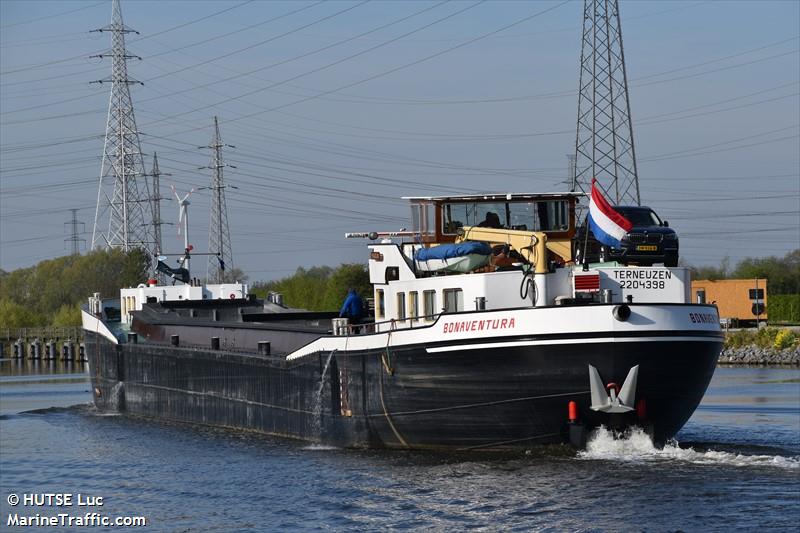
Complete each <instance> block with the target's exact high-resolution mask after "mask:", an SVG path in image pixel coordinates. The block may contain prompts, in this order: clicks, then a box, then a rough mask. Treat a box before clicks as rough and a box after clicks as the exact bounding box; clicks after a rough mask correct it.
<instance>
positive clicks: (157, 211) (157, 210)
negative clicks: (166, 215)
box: [147, 152, 172, 256]
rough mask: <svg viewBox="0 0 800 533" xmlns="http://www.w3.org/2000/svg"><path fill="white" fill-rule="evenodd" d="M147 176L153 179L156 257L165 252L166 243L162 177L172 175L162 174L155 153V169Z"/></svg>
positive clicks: (154, 245)
mask: <svg viewBox="0 0 800 533" xmlns="http://www.w3.org/2000/svg"><path fill="white" fill-rule="evenodd" d="M147 176H149V177H150V178H152V179H153V183H152V187H151V188H150V190H151V192H152V195H151V197H150V198H151V200H152V208H153V252H154V255H156V256H158V255H161V253H162V252H163V251H164V248H163V246H164V243H163V242H162V239H161V226H163V225H164V224H165V222H163V221H162V220H161V200H163V199H164V197H163V196H161V176H172V174H167V173H165V172H161V170H160V169H159V168H158V154H157V153H155V152H153V167H152V169H151V170H150V174H147Z"/></svg>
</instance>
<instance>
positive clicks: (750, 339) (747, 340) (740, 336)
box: [725, 329, 756, 348]
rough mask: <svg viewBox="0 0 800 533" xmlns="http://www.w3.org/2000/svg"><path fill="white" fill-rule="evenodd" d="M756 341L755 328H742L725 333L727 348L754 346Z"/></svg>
mask: <svg viewBox="0 0 800 533" xmlns="http://www.w3.org/2000/svg"><path fill="white" fill-rule="evenodd" d="M755 343H756V332H755V330H750V329H740V330H738V331H730V332H728V333H727V334H726V335H725V347H726V348H741V347H742V346H752V345H753V344H755Z"/></svg>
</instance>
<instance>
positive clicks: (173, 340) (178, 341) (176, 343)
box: [169, 335, 181, 346]
mask: <svg viewBox="0 0 800 533" xmlns="http://www.w3.org/2000/svg"><path fill="white" fill-rule="evenodd" d="M169 342H170V343H171V344H172V345H173V346H180V344H181V338H180V336H179V335H170V337H169Z"/></svg>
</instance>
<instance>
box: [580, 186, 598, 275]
mask: <svg viewBox="0 0 800 533" xmlns="http://www.w3.org/2000/svg"><path fill="white" fill-rule="evenodd" d="M595 181H596V180H595V179H594V178H592V189H594V182H595ZM589 194H590V196H589V205H590V208H591V202H592V199H591V193H589ZM584 224H585V225H586V231H584V232H583V233H584V235H583V256H582V259H583V271H584V272H588V271H589V263H588V262H587V260H586V252H587V249H588V248H589V209H587V210H586V218H585V219H584Z"/></svg>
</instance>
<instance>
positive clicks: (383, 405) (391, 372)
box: [380, 330, 410, 448]
mask: <svg viewBox="0 0 800 533" xmlns="http://www.w3.org/2000/svg"><path fill="white" fill-rule="evenodd" d="M391 339H392V332H391V330H390V331H389V334H388V335H387V337H386V352H385V353H386V354H387V355H388V354H389V343H390V342H391ZM381 363H382V366H381V379H380V397H381V408H382V409H383V416H384V417H385V418H386V422H388V423H389V427H390V428H391V429H392V433H394V436H395V437H397V440H398V441H400V444H402V445H403V446H404V447H406V448H409V447H410V446H409V445H408V442H406V440H405V439H404V438H403V436H402V435H401V434H400V432H399V431H398V430H397V428H396V427H395V425H394V422H392V417H391V416H390V415H389V410H388V409H386V402H385V401H384V400H383V369H385V370H386V372H387V373H388V374H389V375H390V376H392V375H394V370H392V369H391V368H390V367H388V366H387V364H386V361H385V360H384V359H383V354H381Z"/></svg>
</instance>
